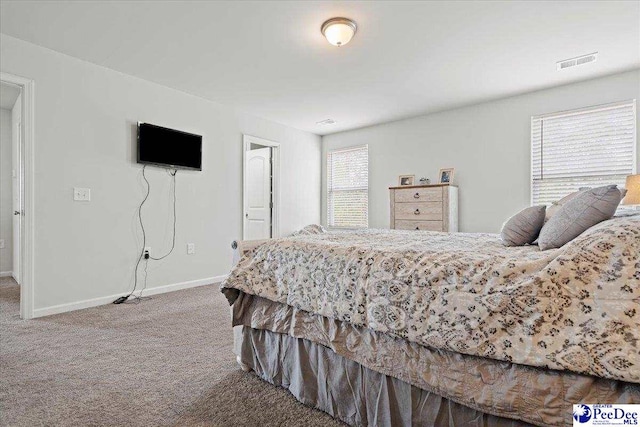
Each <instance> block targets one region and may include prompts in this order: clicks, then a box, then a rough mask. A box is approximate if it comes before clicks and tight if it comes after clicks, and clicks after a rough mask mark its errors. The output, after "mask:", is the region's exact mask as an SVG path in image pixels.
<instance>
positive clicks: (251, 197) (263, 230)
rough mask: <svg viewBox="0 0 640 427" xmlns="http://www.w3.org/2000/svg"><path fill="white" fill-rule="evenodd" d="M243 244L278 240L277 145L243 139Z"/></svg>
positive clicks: (247, 137) (262, 140) (266, 141)
mask: <svg viewBox="0 0 640 427" xmlns="http://www.w3.org/2000/svg"><path fill="white" fill-rule="evenodd" d="M243 148H244V149H243V174H242V175H243V186H242V188H243V191H242V195H243V196H242V198H243V213H242V215H243V227H242V228H243V231H242V238H243V240H261V239H270V238H273V237H278V236H279V229H278V228H279V224H278V222H279V221H278V218H279V203H278V196H279V179H278V177H279V157H280V144H278V143H277V142H273V141H268V140H266V139H262V138H257V137H254V136H250V135H244V137H243Z"/></svg>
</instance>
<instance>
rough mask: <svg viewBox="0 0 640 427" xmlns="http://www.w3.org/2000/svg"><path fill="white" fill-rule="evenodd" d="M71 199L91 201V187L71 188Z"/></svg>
mask: <svg viewBox="0 0 640 427" xmlns="http://www.w3.org/2000/svg"><path fill="white" fill-rule="evenodd" d="M73 200H75V201H76V202H89V201H91V189H90V188H79V187H74V188H73Z"/></svg>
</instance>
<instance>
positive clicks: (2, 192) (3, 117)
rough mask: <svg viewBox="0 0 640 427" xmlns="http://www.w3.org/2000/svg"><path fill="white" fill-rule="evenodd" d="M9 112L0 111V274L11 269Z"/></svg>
mask: <svg viewBox="0 0 640 427" xmlns="http://www.w3.org/2000/svg"><path fill="white" fill-rule="evenodd" d="M11 183H12V179H11V110H7V109H4V108H2V109H0V239H3V240H4V244H5V246H4V248H3V249H0V272H10V271H12V268H13V245H12V242H13V238H12V234H13V224H12V220H13V215H12V211H13V209H12V206H11V204H12V202H11V194H12V193H11Z"/></svg>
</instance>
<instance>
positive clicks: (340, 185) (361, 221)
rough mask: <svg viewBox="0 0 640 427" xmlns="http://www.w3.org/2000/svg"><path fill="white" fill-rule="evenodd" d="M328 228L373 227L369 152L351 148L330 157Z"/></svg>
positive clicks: (328, 161)
mask: <svg viewBox="0 0 640 427" xmlns="http://www.w3.org/2000/svg"><path fill="white" fill-rule="evenodd" d="M327 224H328V225H329V227H346V228H358V227H368V226H369V148H368V146H366V145H364V146H360V147H351V148H347V149H344V150H336V151H331V152H329V153H328V154H327Z"/></svg>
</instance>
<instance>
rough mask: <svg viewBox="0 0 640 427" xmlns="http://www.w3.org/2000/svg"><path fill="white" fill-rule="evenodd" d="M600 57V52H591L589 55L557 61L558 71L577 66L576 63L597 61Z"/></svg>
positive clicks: (582, 63)
mask: <svg viewBox="0 0 640 427" xmlns="http://www.w3.org/2000/svg"><path fill="white" fill-rule="evenodd" d="M596 59H598V52H594V53H590V54H588V55H582V56H578V57H577V58H571V59H565V60H564V61H559V62H556V67H557V69H558V71H560V70H564V69H565V68H571V67H575V66H576V65H584V64H588V63H589V62H595V60H596Z"/></svg>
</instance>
